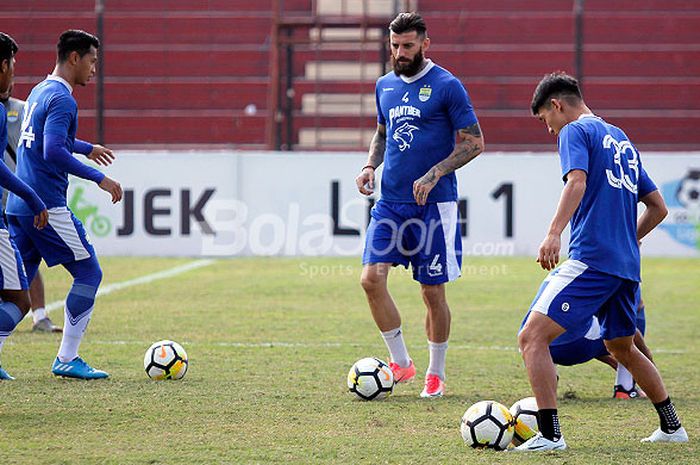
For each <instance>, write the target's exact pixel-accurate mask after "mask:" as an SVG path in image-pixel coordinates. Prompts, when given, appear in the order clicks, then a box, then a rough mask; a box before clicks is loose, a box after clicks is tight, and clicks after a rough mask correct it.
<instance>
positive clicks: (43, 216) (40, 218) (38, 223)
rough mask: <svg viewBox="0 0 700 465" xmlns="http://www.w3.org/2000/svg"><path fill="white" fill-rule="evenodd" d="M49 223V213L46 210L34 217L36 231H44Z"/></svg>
mask: <svg viewBox="0 0 700 465" xmlns="http://www.w3.org/2000/svg"><path fill="white" fill-rule="evenodd" d="M48 222H49V211H48V210H47V209H45V208H44V209H43V210H42V211H41V212H39V214H38V215H35V216H34V227H35V228H36V229H44V227H45V226H46V225H47V224H48Z"/></svg>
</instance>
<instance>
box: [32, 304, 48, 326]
mask: <svg viewBox="0 0 700 465" xmlns="http://www.w3.org/2000/svg"><path fill="white" fill-rule="evenodd" d="M44 318H46V309H45V308H44V307H41V308H35V309H34V310H32V319H33V320H34V323H35V324H36V323H38V322H39V321H41V320H43V319H44Z"/></svg>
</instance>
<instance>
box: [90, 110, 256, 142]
mask: <svg viewBox="0 0 700 465" xmlns="http://www.w3.org/2000/svg"><path fill="white" fill-rule="evenodd" d="M266 117H267V115H266V113H263V112H261V113H259V114H258V115H256V116H249V115H246V114H245V113H244V112H243V111H233V110H232V111H226V110H214V111H203V110H191V111H187V110H143V111H138V112H137V111H135V110H108V111H107V112H106V114H105V126H104V128H105V139H106V140H107V142H109V143H110V144H113V145H125V144H135V145H138V144H160V145H165V144H230V145H240V144H262V143H263V142H264V141H265V124H266ZM95 131H96V129H95V112H94V111H90V110H87V111H84V110H81V111H80V114H79V121H78V137H80V138H85V139H87V140H94V137H95Z"/></svg>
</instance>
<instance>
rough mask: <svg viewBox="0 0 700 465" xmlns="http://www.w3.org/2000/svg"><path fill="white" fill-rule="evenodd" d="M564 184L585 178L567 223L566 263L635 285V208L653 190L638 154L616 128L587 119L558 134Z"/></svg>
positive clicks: (637, 276)
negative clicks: (574, 174) (579, 175)
mask: <svg viewBox="0 0 700 465" xmlns="http://www.w3.org/2000/svg"><path fill="white" fill-rule="evenodd" d="M558 142H559V157H560V160H561V168H562V174H563V176H564V178H566V175H567V174H568V173H569V172H570V171H572V170H583V171H585V172H586V174H587V179H586V192H585V194H584V196H583V199H582V200H581V204H580V205H579V207H578V209H577V210H576V211H575V212H574V215H573V217H572V218H571V239H570V242H569V258H571V259H573V260H578V261H581V262H583V263H585V264H586V265H588V266H589V267H590V268H592V269H595V270H598V271H601V272H603V273H608V274H611V275H614V276H618V277H621V278H624V279H629V280H633V281H639V280H640V277H639V268H640V265H639V245H638V243H637V203H638V201H639V199H640V198H642V197H644V196H645V195H647V194H649V193H651V192H653V191H655V190H656V186H655V185H654V182H653V181H652V180H651V179H650V178H649V176H648V175H647V173H646V172H645V171H644V168H643V166H642V160H641V158H640V156H639V153H638V152H637V149H636V148H635V147H634V145H632V143H631V142H630V141H629V139H628V137H627V135H626V134H625V133H624V132H623V131H622V130H621V129H620V128H618V127H616V126H613V125H612V124H608V123H606V122H605V121H604V120H603V119H601V118H599V117H597V116H594V115H591V114H586V115H582V116H581V117H580V118H579V119H578V120H576V121H573V122H571V123H569V124H567V125H566V126H564V127H563V128H562V130H561V131H560V133H559V141H558Z"/></svg>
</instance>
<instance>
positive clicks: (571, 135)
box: [559, 123, 589, 182]
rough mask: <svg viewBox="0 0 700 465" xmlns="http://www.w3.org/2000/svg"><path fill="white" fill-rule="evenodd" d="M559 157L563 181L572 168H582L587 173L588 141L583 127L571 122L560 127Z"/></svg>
mask: <svg viewBox="0 0 700 465" xmlns="http://www.w3.org/2000/svg"><path fill="white" fill-rule="evenodd" d="M559 159H560V162H561V175H562V178H563V179H564V181H565V182H566V175H567V174H569V173H570V172H571V171H573V170H583V171H585V172H586V174H588V161H589V154H588V142H587V140H586V134H585V132H584V131H583V128H581V127H580V126H578V125H576V124H571V123H569V124H567V125H566V126H564V127H563V128H562V130H561V131H560V132H559Z"/></svg>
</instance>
